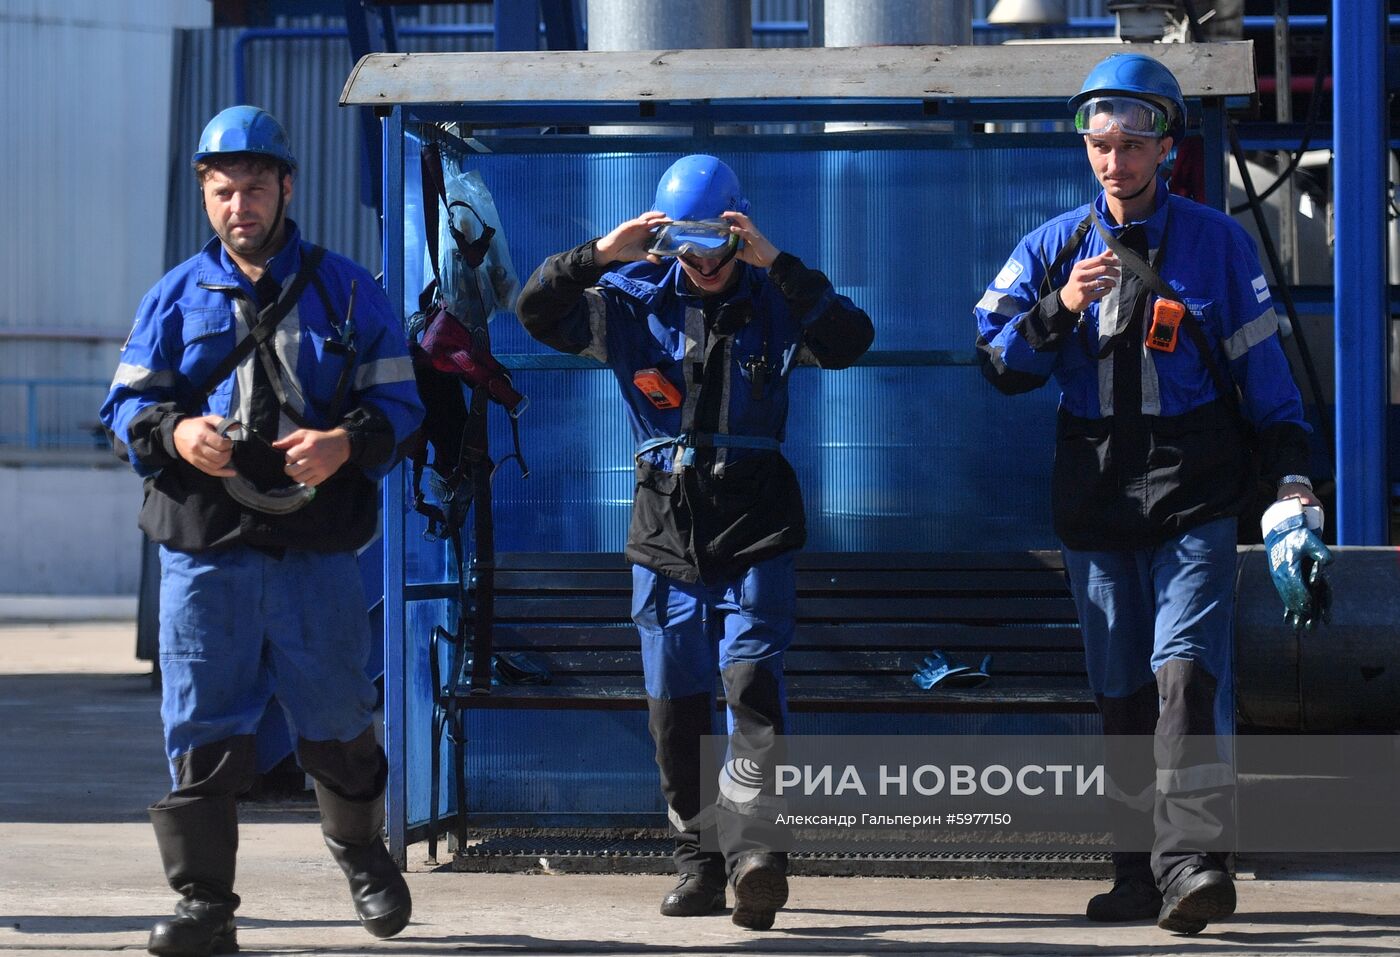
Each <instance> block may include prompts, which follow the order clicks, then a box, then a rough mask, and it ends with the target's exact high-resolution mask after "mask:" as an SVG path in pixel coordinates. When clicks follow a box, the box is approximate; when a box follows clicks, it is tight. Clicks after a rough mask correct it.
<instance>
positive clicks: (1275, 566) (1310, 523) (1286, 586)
mask: <svg viewBox="0 0 1400 957" xmlns="http://www.w3.org/2000/svg"><path fill="white" fill-rule="evenodd" d="M1309 513H1312V514H1309ZM1321 528H1322V509H1320V508H1317V507H1316V506H1312V507H1309V508H1307V509H1304V508H1303V505H1302V503H1301V502H1299V501H1298V500H1297V499H1287V500H1285V501H1282V502H1275V503H1274V504H1273V505H1271V506H1269V509H1268V511H1266V512H1265V513H1264V518H1263V520H1262V521H1261V522H1260V529H1261V530H1262V531H1263V533H1264V551H1265V553H1266V554H1267V555H1268V558H1269V574H1270V575H1271V576H1272V577H1273V580H1274V588H1276V589H1278V594H1279V597H1280V598H1282V599H1283V620H1284V621H1286V622H1288V624H1290V625H1292V626H1293V628H1294V630H1295V631H1296V630H1300V629H1306V630H1308V631H1311V630H1312V629H1313V628H1315V627H1317V623H1318V622H1319V621H1323V622H1325V621H1327V620H1328V618H1329V615H1330V613H1331V609H1332V586H1331V585H1330V584H1329V583H1328V581H1327V575H1326V572H1325V568H1326V566H1327V565H1330V564H1331V563H1332V551H1331V549H1329V548H1328V547H1327V546H1326V545H1324V544H1323V542H1322V539H1321V538H1319V537H1318V535H1317V532H1316V531H1314V529H1318V530H1320V529H1321Z"/></svg>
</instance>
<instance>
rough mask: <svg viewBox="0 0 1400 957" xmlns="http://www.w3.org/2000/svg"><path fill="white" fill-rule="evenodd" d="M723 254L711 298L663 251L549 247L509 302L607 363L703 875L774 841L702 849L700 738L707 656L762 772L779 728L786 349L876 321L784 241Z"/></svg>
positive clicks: (791, 534) (793, 542)
mask: <svg viewBox="0 0 1400 957" xmlns="http://www.w3.org/2000/svg"><path fill="white" fill-rule="evenodd" d="M736 269H737V280H736V282H735V284H734V285H733V286H731V287H730V290H729V291H727V292H725V293H721V294H719V295H717V296H714V297H711V298H710V299H708V300H706V299H702V298H700V297H698V296H695V295H693V294H692V293H691V292H690V291H689V290H688V288H687V286H686V282H685V277H684V272H683V271H682V269H681V267H680V265H679V263H678V262H676V261H675V260H674V259H672V260H667V261H666V262H665V263H663V264H661V265H654V264H651V263H647V262H636V263H629V264H626V265H621V266H617V267H615V268H614V267H597V266H594V265H593V264H592V245H591V244H587V245H585V246H582V247H579V248H578V249H575V250H572V251H570V252H568V253H562V254H560V255H558V256H553V257H550V258H549V259H547V260H546V261H545V263H544V264H543V265H541V267H540V268H539V269H538V270H536V272H535V275H534V276H532V277H531V279H530V281H529V282H527V283H526V285H525V288H524V289H523V291H522V293H521V296H520V300H519V302H518V303H517V308H516V311H517V313H518V314H519V316H520V319H521V322H522V323H523V324H524V325H525V327H526V329H527V330H528V331H529V332H530V333H531V334H532V335H533V336H535V337H536V338H537V339H540V340H541V341H543V342H546V343H547V344H549V345H551V346H552V347H554V348H558V349H560V350H561V351H568V352H573V353H576V354H581V355H586V356H590V357H592V358H595V359H597V360H599V361H601V362H603V363H605V364H606V365H607V366H608V367H609V368H611V369H612V371H613V373H614V374H615V375H616V377H617V380H618V386H619V389H620V391H621V395H622V398H623V401H624V403H625V406H626V411H627V418H628V421H629V423H630V425H631V427H632V435H633V439H634V441H635V442H636V447H637V451H636V468H637V471H636V486H635V491H634V496H633V508H632V518H631V526H630V529H629V532H628V540H627V555H628V558H629V559H630V560H631V561H632V562H633V576H632V582H633V590H632V618H633V621H635V622H636V624H637V630H638V633H639V634H640V636H641V647H642V663H643V669H644V672H645V677H646V689H647V702H648V708H649V715H650V720H649V724H650V729H651V734H652V737H653V740H654V741H655V744H656V762H657V766H658V768H659V770H660V775H661V787H662V792H663V794H664V795H665V798H666V802H667V807H668V813H669V816H670V819H671V822H672V824H673V825H674V826H675V828H676V831H677V832H678V835H679V836H678V838H677V844H676V855H675V856H676V864H677V868H678V870H680V871H683V872H705V873H709V874H713V873H714V872H715V871H719V872H720V873H722V872H723V867H724V862H725V858H727V859H728V862H729V864H730V866H731V867H732V866H733V864H734V862H735V861H736V859H737V857H738V855H739V854H740V853H741V852H742V851H744V850H746V849H752V848H756V849H763V848H765V847H767V848H771V847H772V846H773V844H772V843H771V842H772V838H773V835H772V834H771V833H766V832H764V831H763V829H762V828H757V829H754V828H750V829H743V828H741V829H740V832H741V833H740V832H736V833H734V834H730V835H726V834H724V833H721V834H720V842H721V844H722V845H723V855H721V854H719V853H716V852H715V851H713V850H712V849H705V850H702V849H701V844H700V831H701V830H702V828H703V827H704V826H705V823H704V819H702V817H701V812H702V810H706V809H704V808H702V806H701V792H702V789H701V782H700V769H701V757H700V754H701V753H700V748H701V738H702V736H704V735H708V734H711V733H713V726H712V724H713V719H714V713H715V674H716V671H718V673H719V675H720V679H721V681H722V683H723V685H724V691H725V698H726V701H727V704H728V732H729V736H730V752H731V754H738V755H742V756H747V757H751V758H752V759H753V760H755V761H756V762H757V763H758V764H759V765H760V766H763V767H766V768H768V769H769V773H770V775H771V765H772V760H771V759H772V757H773V755H774V753H775V752H774V748H775V747H777V746H779V740H778V738H779V736H780V735H781V734H782V733H783V731H784V729H785V727H786V720H787V715H786V699H785V693H784V687H783V653H784V652H785V651H786V649H787V647H788V645H789V644H790V643H791V641H792V636H793V626H794V612H795V603H796V581H795V577H794V571H793V553H794V551H795V550H796V549H798V548H800V547H801V546H802V544H803V542H804V541H805V538H806V526H805V517H804V514H803V509H802V500H801V491H800V489H799V488H798V484H797V479H796V475H795V474H794V473H793V471H792V467H791V466H790V465H789V464H788V462H787V460H786V459H784V458H783V456H782V455H781V453H780V451H779V446H780V443H781V442H782V439H783V434H784V427H785V424H786V420H787V403H788V376H789V375H790V373H791V371H792V369H793V368H794V367H795V366H796V365H798V364H814V365H821V366H823V367H826V368H843V367H845V366H847V365H849V364H850V363H851V362H853V361H854V360H855V359H856V358H857V357H858V356H859V355H860V354H861V353H863V352H864V351H865V349H866V348H868V346H869V344H870V341H871V339H872V337H873V328H872V327H871V324H870V320H869V317H868V316H866V315H865V313H864V312H862V311H861V310H859V309H858V308H857V307H855V306H854V305H853V304H852V303H851V302H850V300H848V299H846V298H845V297H843V296H839V295H837V294H836V293H835V292H834V290H832V288H831V285H830V283H829V282H828V281H827V280H826V277H825V276H822V275H821V274H820V273H817V272H815V271H813V270H809V269H807V268H806V267H805V266H803V265H802V263H801V262H800V261H799V260H797V259H796V258H795V257H793V256H790V255H787V254H782V255H780V256H779V257H778V260H777V261H776V262H775V263H774V265H773V267H772V269H771V270H760V269H757V268H755V267H752V266H749V265H747V264H744V263H739V264H737V266H736ZM816 331H820V333H821V335H812V333H814V332H816ZM644 370H656V373H658V374H659V375H661V376H663V377H664V378H665V380H666V381H667V382H668V383H669V384H670V386H671V387H672V390H673V391H674V393H675V394H677V395H678V396H679V397H680V401H679V402H678V403H677V404H675V405H674V406H673V407H661V406H665V405H667V404H668V403H666V402H664V401H663V402H662V403H661V404H660V405H658V404H657V403H654V402H653V401H652V399H651V398H649V397H648V394H647V392H646V391H644V390H643V389H642V388H639V386H638V384H637V383H636V377H637V375H638V373H640V372H643V371H644Z"/></svg>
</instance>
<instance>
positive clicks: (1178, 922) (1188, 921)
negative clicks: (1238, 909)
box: [1157, 865, 1235, 934]
mask: <svg viewBox="0 0 1400 957" xmlns="http://www.w3.org/2000/svg"><path fill="white" fill-rule="evenodd" d="M1234 912H1235V882H1234V881H1233V880H1231V879H1230V875H1229V874H1227V873H1225V872H1224V871H1223V870H1220V869H1219V868H1216V867H1213V866H1209V865H1206V866H1201V867H1185V868H1182V870H1181V872H1180V873H1179V874H1177V876H1176V877H1175V878H1174V879H1173V880H1172V882H1171V883H1170V884H1168V885H1167V887H1166V890H1164V891H1163V892H1162V910H1161V913H1160V914H1159V915H1158V917H1157V926H1158V927H1160V928H1162V929H1163V930H1169V931H1171V932H1172V933H1174V934H1199V933H1200V932H1201V931H1203V930H1205V928H1206V924H1208V923H1210V922H1211V921H1213V920H1220V919H1221V918H1223V917H1229V916H1230V915H1231V914H1233V913H1234Z"/></svg>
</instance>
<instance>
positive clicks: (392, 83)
mask: <svg viewBox="0 0 1400 957" xmlns="http://www.w3.org/2000/svg"><path fill="white" fill-rule="evenodd" d="M1129 50H1131V51H1132V52H1134V53H1145V54H1148V55H1149V56H1153V57H1156V58H1157V59H1158V60H1160V61H1161V62H1162V63H1163V64H1165V65H1166V66H1167V67H1168V68H1169V69H1170V70H1171V71H1172V73H1173V74H1175V75H1176V77H1177V79H1178V81H1179V82H1180V83H1181V86H1182V92H1183V93H1184V94H1185V95H1186V96H1187V97H1225V96H1251V95H1253V94H1254V93H1255V78H1254V45H1253V43H1252V42H1251V41H1238V42H1231V43H1163V44H1132V45H1131V46H1129V45H1127V44H1123V43H1044V44H1010V45H1002V46H874V47H808V48H800V49H781V48H777V49H774V48H768V49H764V48H748V49H734V50H659V51H655V50H654V51H647V50H642V51H636V50H624V51H606V50H586V51H573V50H560V51H539V52H506V53H372V54H370V55H369V56H366V57H363V58H361V60H360V62H359V63H357V64H356V65H355V67H354V69H353V70H352V71H351V72H350V76H349V78H348V79H347V80H346V82H345V88H344V90H342V91H341V94H340V103H341V105H342V106H377V107H394V106H420V105H421V106H426V105H465V104H469V103H497V104H501V103H518V104H549V103H553V104H560V103H617V102H636V103H656V102H665V101H693V100H699V99H704V100H710V101H715V100H741V101H753V100H768V99H796V100H812V99H827V100H851V99H871V100H889V99H901V100H928V99H969V100H982V99H1005V98H1013V99H1040V98H1045V97H1057V98H1060V97H1069V96H1072V95H1073V94H1075V93H1077V92H1078V91H1079V88H1080V85H1081V84H1082V83H1083V81H1084V76H1085V74H1086V73H1087V72H1088V70H1089V68H1090V67H1091V66H1092V65H1093V64H1094V63H1096V62H1098V61H1099V60H1101V59H1103V58H1104V57H1106V56H1108V55H1109V54H1111V53H1122V52H1127V51H1129ZM697 94H699V95H697Z"/></svg>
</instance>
